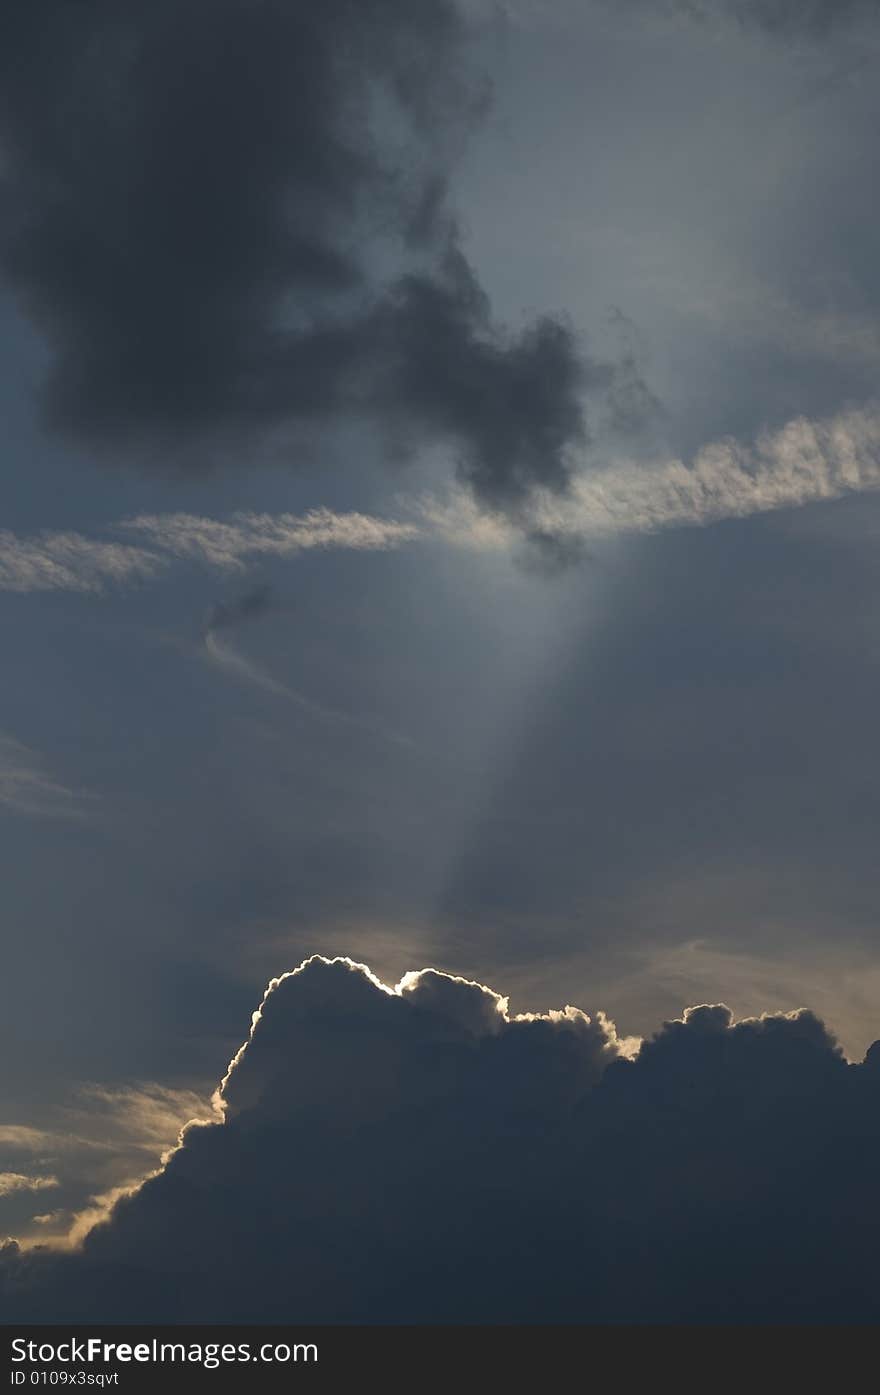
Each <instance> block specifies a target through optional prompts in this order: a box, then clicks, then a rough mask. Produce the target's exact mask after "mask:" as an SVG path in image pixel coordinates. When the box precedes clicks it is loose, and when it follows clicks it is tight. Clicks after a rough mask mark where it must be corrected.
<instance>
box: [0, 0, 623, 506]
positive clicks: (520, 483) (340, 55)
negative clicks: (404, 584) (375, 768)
mask: <svg viewBox="0 0 880 1395" xmlns="http://www.w3.org/2000/svg"><path fill="white" fill-rule="evenodd" d="M466 38H467V35H466V33H465V25H464V23H463V20H462V18H461V16H460V14H459V13H458V11H457V8H456V6H455V4H454V3H453V0H357V2H356V3H355V0H328V3H326V4H322V5H320V6H315V5H312V4H308V3H306V0H261V3H259V4H250V3H246V0H210V2H209V0H182V3H181V0H112V2H111V0H95V3H91V4H88V5H84V4H77V3H71V2H70V0H53V3H50V4H47V5H43V6H40V7H36V8H35V7H34V6H33V5H30V4H28V3H26V0H14V3H12V4H11V5H9V6H7V7H6V8H5V12H4V18H3V20H2V27H0V53H2V57H0V85H2V92H0V149H2V186H0V264H2V269H3V271H4V272H5V275H6V277H7V278H8V280H9V281H10V282H11V283H12V285H13V286H14V288H15V289H16V290H17V292H18V295H19V299H20V303H21V304H22V305H23V306H24V308H25V310H26V311H27V313H28V314H29V315H30V316H31V317H32V318H33V319H34V320H35V321H36V323H37V324H38V325H39V327H40V328H41V330H42V331H43V333H44V335H45V337H46V339H47V341H48V344H49V346H50V349H51V353H52V360H51V365H50V368H49V373H48V381H47V383H46V392H45V396H46V407H47V411H48V414H49V418H50V419H51V421H52V422H53V423H54V424H55V425H56V426H57V427H60V428H62V429H64V430H66V431H68V432H72V433H74V434H76V435H79V436H81V437H85V438H86V439H87V440H88V441H90V442H92V443H93V444H94V443H96V442H103V443H104V444H105V445H112V446H113V447H114V448H118V447H119V446H120V445H124V446H127V447H128V448H132V449H137V451H138V452H140V453H143V452H144V451H145V452H146V455H147V456H148V458H161V459H163V460H166V459H169V458H170V459H174V460H179V459H181V458H185V459H190V458H202V457H203V456H204V453H205V448H206V447H210V448H212V449H215V450H216V449H217V448H219V447H220V446H221V445H223V446H228V445H229V444H230V443H232V442H235V443H237V444H238V445H240V446H244V445H254V444H259V441H260V440H261V439H262V438H263V436H264V434H265V433H266V432H268V431H271V430H273V429H274V428H277V427H280V426H289V425H290V424H292V423H296V422H308V421H312V422H314V421H316V420H317V421H324V420H326V419H328V418H330V417H332V416H336V415H338V414H339V413H340V412H342V411H352V412H359V413H367V414H371V415H374V416H375V417H377V418H378V419H379V421H380V422H381V423H382V425H383V427H384V428H385V429H386V432H387V434H388V435H389V436H390V434H391V433H394V432H397V433H398V435H399V434H400V432H401V431H403V433H404V434H406V433H407V431H409V432H410V433H412V434H413V435H414V437H415V440H416V441H418V440H419V439H420V438H421V437H424V436H425V435H427V436H428V437H438V436H439V437H441V438H443V439H446V440H448V441H450V442H451V443H452V444H453V446H454V448H456V449H457V451H458V453H459V457H460V474H461V475H462V477H463V478H464V479H465V480H466V481H468V482H469V483H471V484H472V485H473V487H474V489H475V490H476V492H477V494H478V495H479V496H480V497H481V498H482V499H483V500H484V501H485V502H487V503H489V504H491V505H497V506H499V507H503V508H513V509H515V508H516V507H518V506H520V505H521V504H522V503H523V502H524V500H525V499H526V498H527V496H528V494H529V492H530V491H531V489H532V487H533V486H534V485H535V484H541V485H545V486H547V487H549V488H551V489H562V488H564V487H565V485H566V483H567V479H568V471H569V462H568V455H569V452H570V449H571V448H572V447H573V446H577V445H579V444H581V443H583V442H584V441H585V440H586V438H587V431H586V426H585V422H584V416H583V396H584V394H585V393H587V394H589V392H590V391H594V392H597V393H599V394H606V393H607V392H609V391H612V390H613V389H614V387H615V384H616V382H617V379H618V375H619V374H620V373H622V375H623V378H624V380H626V381H627V382H628V381H629V379H630V378H631V377H632V365H631V364H628V365H622V366H621V367H620V368H618V367H617V366H615V365H613V364H605V363H596V362H593V361H592V360H591V359H590V358H589V357H588V356H587V355H586V354H585V353H584V352H583V351H582V350H581V349H580V348H579V346H578V344H577V343H576V340H575V337H574V334H573V332H572V330H571V329H570V328H569V327H568V326H567V325H565V324H564V323H562V322H561V321H559V320H555V319H544V320H539V321H538V322H537V323H535V324H532V325H530V326H528V327H526V328H525V329H524V330H522V331H521V332H517V333H511V332H508V331H506V330H505V329H503V328H502V327H500V326H499V325H497V324H496V323H495V322H494V321H493V319H492V316H491V313H490V307H489V305H488V302H487V300H486V297H485V295H484V293H483V292H482V290H481V288H480V286H479V284H478V283H477V280H476V278H475V276H474V273H473V271H472V269H471V268H470V267H469V266H468V264H467V262H466V261H465V258H464V256H463V253H462V250H461V247H460V243H459V236H458V229H457V226H456V223H455V219H454V217H453V216H452V215H451V214H450V212H449V211H448V209H447V206H446V186H447V178H448V171H449V166H450V163H451V160H452V158H453V157H454V154H455V152H456V150H457V149H458V148H459V146H460V145H461V141H462V138H463V136H464V135H465V133H466V131H467V130H468V128H469V127H470V126H471V124H472V123H473V121H474V119H475V118H476V117H477V115H478V114H479V112H480V111H481V110H482V108H483V107H484V105H485V83H484V82H483V81H482V79H480V78H479V77H478V76H477V75H476V74H475V72H474V70H473V68H472V66H471V64H470V62H469V59H468V49H467V44H466ZM625 391H626V392H627V393H628V394H629V396H630V397H632V391H631V388H626V389H625ZM633 400H634V399H633Z"/></svg>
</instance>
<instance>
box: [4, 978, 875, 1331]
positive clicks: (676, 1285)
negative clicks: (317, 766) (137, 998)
mask: <svg viewBox="0 0 880 1395" xmlns="http://www.w3.org/2000/svg"><path fill="white" fill-rule="evenodd" d="M876 1055H877V1048H876V1047H874V1048H872V1049H871V1051H870V1052H869V1053H868V1056H867V1058H866V1060H865V1063H864V1064H862V1065H850V1064H848V1063H847V1062H846V1060H845V1059H844V1057H843V1056H842V1054H841V1052H840V1050H839V1048H838V1046H837V1044H836V1042H835V1041H834V1038H833V1037H832V1036H831V1035H830V1034H829V1033H828V1031H827V1030H826V1028H825V1027H824V1025H823V1024H822V1022H821V1021H820V1020H819V1019H818V1018H817V1017H815V1016H814V1015H813V1014H812V1013H810V1012H807V1011H801V1012H798V1013H792V1014H786V1015H781V1014H774V1015H770V1016H767V1017H764V1018H761V1019H749V1020H745V1021H741V1022H736V1021H734V1019H733V1017H732V1014H731V1012H730V1009H729V1008H727V1007H725V1006H723V1005H721V1004H715V1005H703V1006H699V1007H696V1008H692V1009H690V1010H689V1011H688V1012H686V1013H685V1014H684V1016H683V1018H682V1019H681V1020H678V1021H673V1022H668V1023H666V1024H665V1025H664V1026H663V1027H662V1028H661V1029H660V1031H659V1032H658V1033H657V1034H656V1035H655V1036H654V1037H652V1038H651V1039H650V1040H648V1041H646V1042H645V1043H643V1045H642V1047H641V1049H640V1051H639V1052H638V1054H637V1055H636V1056H635V1057H634V1058H633V1059H630V1058H629V1057H628V1056H627V1055H625V1054H622V1053H621V1044H620V1043H619V1041H618V1040H617V1037H616V1035H615V1032H614V1029H613V1027H612V1026H611V1024H609V1023H608V1022H606V1021H605V1019H604V1018H602V1017H601V1015H599V1016H597V1017H596V1018H594V1019H592V1020H591V1019H589V1018H587V1017H585V1016H584V1015H583V1014H582V1013H579V1012H577V1011H575V1010H573V1009H566V1010H565V1011H564V1012H560V1013H551V1014H547V1015H542V1016H537V1017H523V1018H513V1019H511V1018H510V1016H509V1015H508V1013H507V1012H506V1011H505V1004H504V1001H503V1000H501V999H499V998H498V997H497V995H495V994H494V993H492V992H490V991H489V990H488V989H486V988H483V987H482V986H481V985H479V984H474V983H467V982H465V981H463V980H461V979H454V978H451V977H449V976H448V975H444V974H440V973H437V972H436V971H428V972H426V973H423V974H420V975H411V976H409V977H408V978H407V979H406V980H404V981H403V982H402V984H401V985H400V986H399V989H398V991H396V992H394V993H391V992H389V991H387V990H385V989H383V988H382V987H381V985H379V984H378V983H377V982H376V981H375V980H374V979H372V978H371V977H370V976H369V975H368V973H367V972H366V971H364V970H363V969H361V968H359V967H358V966H356V965H353V964H351V963H349V962H348V961H333V962H328V961H327V960H323V959H312V960H309V961H308V962H307V963H306V964H305V965H304V966H303V967H302V968H301V969H300V970H299V971H297V972H296V973H295V974H292V975H287V976H285V977H283V978H282V979H280V980H277V981H275V982H274V983H273V984H272V985H270V989H269V991H268V994H267V997H266V998H265V1000H264V1002H263V1005H262V1011H261V1015H260V1016H259V1017H258V1019H257V1020H256V1023H255V1027H254V1030H253V1032H252V1034H251V1038H250V1041H249V1043H248V1044H247V1045H246V1046H245V1047H244V1048H243V1049H242V1051H241V1052H239V1054H238V1055H237V1057H236V1059H235V1061H234V1063H233V1065H232V1068H231V1070H230V1073H229V1074H228V1075H227V1078H226V1080H225V1081H224V1083H223V1086H222V1097H223V1099H224V1101H225V1107H226V1116H225V1122H224V1123H222V1124H199V1125H192V1126H190V1127H189V1128H188V1130H187V1131H186V1132H185V1134H184V1138H183V1144H182V1146H181V1147H180V1149H179V1150H178V1151H177V1152H176V1153H174V1154H173V1156H172V1157H171V1158H170V1159H169V1161H168V1162H167V1164H166V1165H165V1167H164V1169H163V1170H162V1171H161V1172H160V1173H159V1174H158V1175H156V1176H154V1177H153V1178H151V1179H150V1180H148V1181H146V1182H145V1183H144V1184H143V1186H142V1187H141V1188H140V1190H139V1191H137V1192H135V1193H134V1194H133V1195H131V1196H130V1197H128V1198H124V1199H123V1200H121V1201H119V1202H118V1203H117V1205H116V1207H115V1209H114V1210H113V1213H112V1215H111V1216H110V1218H109V1220H108V1221H107V1222H106V1223H104V1224H102V1225H100V1226H98V1227H97V1228H96V1229H94V1230H93V1231H92V1232H91V1234H90V1235H89V1236H88V1238H87V1239H86V1241H85V1243H84V1245H83V1247H82V1249H81V1250H80V1251H79V1252H77V1253H74V1254H71V1255H67V1256H51V1255H45V1254H44V1255H40V1254H39V1253H38V1252H31V1253H30V1254H19V1253H17V1252H16V1251H15V1250H13V1249H9V1250H8V1251H3V1252H2V1253H0V1275H2V1276H4V1277H3V1278H2V1279H0V1283H4V1282H5V1291H4V1294H3V1298H4V1320H5V1321H7V1322H12V1321H31V1322H36V1321H78V1322H83V1321H105V1322H107V1321H114V1320H115V1321H135V1320H137V1321H140V1322H161V1321H175V1322H187V1321H189V1322H206V1321H212V1322H260V1321H262V1322H270V1321H274V1322H289V1321H296V1322H314V1321H325V1322H328V1321H329V1322H356V1323H357V1322H383V1323H402V1322H426V1323H444V1322H456V1323H460V1322H464V1323H468V1322H484V1323H486V1322H493V1323H498V1322H501V1323H510V1322H517V1323H518V1322H531V1323H547V1322H578V1323H584V1322H587V1323H596V1322H628V1323H632V1322H660V1323H677V1322H689V1323H692V1322H711V1323H745V1322H749V1323H754V1322H757V1323H765V1322H773V1323H798V1324H814V1323H841V1322H871V1323H875V1322H876V1321H877V1320H878V1317H880V1272H878V1268H877V1262H876V1256H877V1252H878V1242H880V1203H878V1197H877V1185H876V1178H877V1173H878V1164H880V1107H878V1106H880V1072H878V1071H877V1069H876V1065H875V1058H876Z"/></svg>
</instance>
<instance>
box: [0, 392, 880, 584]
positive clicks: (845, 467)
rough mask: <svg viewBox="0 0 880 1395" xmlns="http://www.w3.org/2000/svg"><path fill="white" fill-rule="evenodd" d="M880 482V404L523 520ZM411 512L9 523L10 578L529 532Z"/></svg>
mask: <svg viewBox="0 0 880 1395" xmlns="http://www.w3.org/2000/svg"><path fill="white" fill-rule="evenodd" d="M878 488H880V407H878V406H877V405H875V404H871V405H869V406H866V407H863V408H859V409H853V410H851V411H846V412H842V413H839V414H838V415H836V416H834V417H832V418H830V419H829V420H827V421H820V422H814V421H810V420H808V419H807V418H806V417H797V418H795V419H794V420H792V421H790V422H789V423H788V424H787V425H786V426H784V427H783V428H782V429H781V430H780V431H778V432H773V433H766V434H765V435H763V436H760V437H759V438H758V439H757V441H756V442H755V443H754V444H753V445H744V444H743V443H741V442H739V441H737V440H735V439H733V438H728V439H726V440H721V441H715V442H712V443H710V444H708V445H706V446H704V447H703V448H702V449H701V450H700V451H699V452H698V453H697V455H696V456H695V457H694V459H693V461H692V462H691V463H690V464H687V463H685V462H684V461H681V460H667V461H663V462H659V463H653V464H634V463H632V462H630V461H619V462H616V463H614V464H611V465H608V466H606V467H604V468H602V469H596V470H590V471H583V472H581V473H579V474H577V475H576V476H575V477H574V480H573V482H572V485H571V489H570V490H569V491H568V492H566V493H565V494H558V495H556V494H552V493H548V492H546V491H544V492H541V493H538V494H536V496H535V497H534V499H533V503H532V507H531V509H530V511H529V513H528V515H527V516H526V517H524V520H523V521H524V524H525V526H526V528H527V529H528V530H534V531H535V532H536V533H540V534H541V535H542V536H549V537H557V538H561V539H573V538H590V537H602V536H613V535H616V534H627V533H654V532H658V531H660V530H662V529H665V528H674V527H688V526H691V527H694V526H705V525H708V524H711V523H716V522H720V521H721V520H722V519H725V518H745V517H748V516H750V515H752V514H760V513H768V512H771V511H773V510H778V509H789V508H799V507H801V506H803V505H805V504H811V503H817V502H821V501H823V500H826V501H827V500H832V499H839V498H841V497H843V496H844V495H846V494H856V493H865V492H868V491H872V490H876V489H878ZM399 503H400V506H401V509H402V510H403V511H404V512H405V513H407V514H409V515H410V520H409V521H401V520H399V519H392V518H380V517H376V516H373V515H369V514H363V513H334V512H333V511H332V510H330V509H325V508H319V509H311V510H309V511H308V512H307V513H305V514H301V515H298V514H287V513H284V514H266V513H259V514H258V513H238V514H233V515H232V516H231V518H229V519H226V520H223V519H216V518H209V517H203V516H200V515H197V514H188V513H171V514H144V515H139V516H138V517H135V518H130V519H125V520H123V521H122V522H121V523H119V524H118V525H116V530H115V531H117V532H125V533H126V534H127V535H129V536H130V535H135V536H138V537H139V538H142V539H143V540H144V543H146V544H149V545H148V546H145V545H143V544H141V543H138V544H134V543H122V542H114V541H107V540H104V539H97V538H90V537H88V536H86V535H84V534H79V533H71V532H63V533H61V532H58V533H52V532H44V533H41V534H39V535H36V536H34V537H19V536H17V535H16V534H14V533H11V532H8V531H0V590H5V591H18V592H29V591H52V590H66V591H85V592H96V591H101V590H103V589H104V588H105V587H106V586H108V585H113V584H117V585H118V584H120V583H126V582H131V581H144V580H148V579H150V578H152V577H154V576H156V575H157V574H159V573H160V572H162V571H163V570H165V569H166V568H167V567H168V565H169V564H170V563H171V562H172V561H196V562H201V563H203V564H206V565H208V566H211V567H217V568H221V569H234V570H242V569H243V568H244V567H245V566H246V565H247V563H248V561H250V560H252V559H253V558H256V557H272V556H274V557H289V556H294V555H296V554H297V553H300V552H303V551H309V550H315V549H335V548H343V549H354V550H359V551H387V550H389V549H391V548H395V547H399V546H401V545H403V544H405V543H410V542H414V541H417V540H422V541H429V540H431V539H432V538H435V539H436V538H439V539H440V540H442V541H443V542H445V543H447V544H450V545H453V546H459V547H469V548H476V549H492V548H504V547H508V546H510V545H512V544H513V543H515V542H516V540H517V538H518V537H519V536H520V533H519V530H518V529H516V528H514V527H513V526H512V525H511V523H510V522H509V521H508V519H507V518H504V517H501V516H499V515H495V514H491V513H486V512H484V511H483V510H481V509H480V508H479V506H478V505H477V504H476V503H475V502H474V500H473V497H472V496H471V495H470V494H468V493H466V492H464V491H452V492H451V493H449V494H448V495H447V496H446V497H445V498H439V497H437V496H434V495H424V496H422V497H420V498H408V497H405V496H404V497H401V498H400V500H399Z"/></svg>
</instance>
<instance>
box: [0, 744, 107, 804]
mask: <svg viewBox="0 0 880 1395" xmlns="http://www.w3.org/2000/svg"><path fill="white" fill-rule="evenodd" d="M88 798H94V796H89V795H87V794H86V793H85V792H84V791H82V790H73V789H69V788H68V787H67V786H66V785H62V784H60V783H59V782H58V781H57V780H53V779H52V777H51V776H50V775H49V774H48V773H47V772H46V769H45V764H44V762H43V759H42V757H41V756H40V755H38V754H37V752H35V751H32V750H30V749H29V748H28V747H27V746H23V745H22V743H21V742H20V741H16V740H15V738H14V737H12V736H6V735H4V734H3V733H2V732H0V811H3V810H5V811H7V812H9V813H13V814H30V815H32V816H33V817H36V818H62V819H79V818H83V817H84V815H85V808H84V801H85V800H87V799H88Z"/></svg>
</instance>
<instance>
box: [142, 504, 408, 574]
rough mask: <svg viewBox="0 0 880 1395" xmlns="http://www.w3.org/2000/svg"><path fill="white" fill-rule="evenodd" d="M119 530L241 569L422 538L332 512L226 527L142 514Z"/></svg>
mask: <svg viewBox="0 0 880 1395" xmlns="http://www.w3.org/2000/svg"><path fill="white" fill-rule="evenodd" d="M122 526H123V527H125V528H128V529H131V530H134V531H137V532H139V533H142V534H143V535H144V536H145V537H147V538H149V540H150V542H151V543H152V544H153V546H155V547H161V548H163V549H164V550H165V551H166V552H170V553H172V554H173V555H174V556H175V557H182V558H190V559H193V560H196V561H202V562H207V563H209V564H210V565H211V566H214V567H235V568H242V567H243V566H244V564H245V561H246V559H248V558H253V557H271V556H274V557H291V556H294V555H295V554H296V553H298V552H305V551H311V550H313V549H316V548H318V549H323V548H337V547H342V548H354V549H355V550H357V551H362V552H376V551H385V550H386V549H388V548H392V547H397V546H399V545H400V544H401V543H405V542H410V541H412V540H413V539H414V538H416V537H418V535H419V532H420V529H419V528H418V527H417V526H416V525H415V524H413V523H399V522H397V521H396V520H394V519H388V518H375V517H371V516H370V515H368V514H362V513H343V514H338V513H333V512H332V511H331V510H330V509H310V510H309V511H308V513H305V514H301V515H299V514H291V513H282V514H267V513H238V514H233V516H232V518H231V519H230V520H229V521H228V522H222V521H220V520H219V519H216V518H204V517H201V516H199V515H198V514H190V513H171V514H142V515H141V516H139V517H138V518H131V519H126V520H125V522H124V524H123V525H122Z"/></svg>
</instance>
